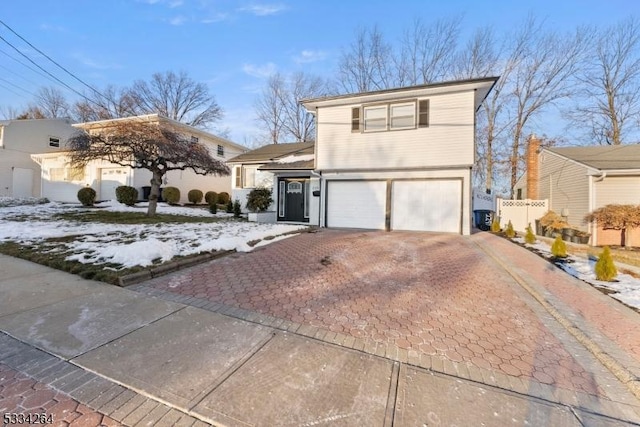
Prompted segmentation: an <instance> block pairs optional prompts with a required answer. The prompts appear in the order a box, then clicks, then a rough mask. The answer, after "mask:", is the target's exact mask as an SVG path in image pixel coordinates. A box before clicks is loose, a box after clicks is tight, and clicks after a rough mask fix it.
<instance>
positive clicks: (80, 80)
mask: <svg viewBox="0 0 640 427" xmlns="http://www.w3.org/2000/svg"><path fill="white" fill-rule="evenodd" d="M0 24H2V25H4V26H5V27H7V29H8V30H9V31H11V32H12V33H13V34H15V35H16V36H17V37H18V38H19V39H20V40H22V41H23V42H25V43H26V44H28V45H29V46H30V47H31V48H33V49H35V51H36V52H38V53H39V54H40V55H42V56H44V57H45V58H47V59H48V60H49V61H51V62H52V63H54V64H55V65H56V66H57V67H58V68H60V69H61V70H63V71H64V72H65V73H67V74H69V75H70V76H71V77H73V78H74V79H76V80H77V81H79V82H80V83H82V84H83V85H85V86H86V87H88V88H89V89H91V90H92V91H93V92H94V93H95V94H97V95H99V96H101V97H102V96H103V95H102V94H101V93H100V92H98V91H97V90H96V89H95V88H94V87H93V86H91V85H89V84H88V83H85V82H84V81H83V80H82V79H80V78H79V77H77V76H76V75H75V74H73V73H72V72H71V71H69V70H67V69H66V68H65V67H63V66H62V65H60V64H58V63H57V62H56V61H54V60H53V59H52V58H51V57H50V56H49V55H47V54H46V53H44V52H43V51H41V50H40V49H38V48H37V47H35V46H34V45H32V44H31V43H29V41H27V40H26V39H25V38H24V37H22V36H21V35H20V34H18V33H16V32H15V31H14V30H13V28H11V27H10V26H8V25H7V24H6V23H5V22H4V21H2V20H1V19H0Z"/></svg>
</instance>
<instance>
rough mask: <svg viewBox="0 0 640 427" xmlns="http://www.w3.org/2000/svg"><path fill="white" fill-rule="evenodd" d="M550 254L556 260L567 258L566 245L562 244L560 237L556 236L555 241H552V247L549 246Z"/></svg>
mask: <svg viewBox="0 0 640 427" xmlns="http://www.w3.org/2000/svg"><path fill="white" fill-rule="evenodd" d="M551 254H552V255H553V256H554V257H556V258H566V257H567V245H566V244H565V243H564V240H562V237H561V236H556V240H554V241H553V245H551Z"/></svg>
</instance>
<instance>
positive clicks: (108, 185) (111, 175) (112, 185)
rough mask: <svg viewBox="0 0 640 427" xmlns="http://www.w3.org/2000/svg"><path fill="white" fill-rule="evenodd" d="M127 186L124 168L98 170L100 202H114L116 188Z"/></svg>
mask: <svg viewBox="0 0 640 427" xmlns="http://www.w3.org/2000/svg"><path fill="white" fill-rule="evenodd" d="M121 185H127V169H126V168H102V169H101V170H100V194H99V195H98V197H99V198H100V200H116V188H118V187H119V186H121Z"/></svg>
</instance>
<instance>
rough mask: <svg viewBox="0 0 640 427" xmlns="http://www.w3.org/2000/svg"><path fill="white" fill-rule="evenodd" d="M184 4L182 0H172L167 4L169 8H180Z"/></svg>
mask: <svg viewBox="0 0 640 427" xmlns="http://www.w3.org/2000/svg"><path fill="white" fill-rule="evenodd" d="M183 4H184V1H182V0H172V1H170V2H169V7H170V8H172V9H173V8H176V7H180V6H182V5H183Z"/></svg>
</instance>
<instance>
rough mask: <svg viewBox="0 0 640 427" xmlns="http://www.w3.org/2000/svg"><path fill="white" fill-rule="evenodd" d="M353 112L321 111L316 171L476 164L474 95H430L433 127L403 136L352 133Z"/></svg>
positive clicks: (349, 108)
mask: <svg viewBox="0 0 640 427" xmlns="http://www.w3.org/2000/svg"><path fill="white" fill-rule="evenodd" d="M417 101H420V99H418V100H417ZM390 105H395V104H393V103H392V104H390ZM353 107H355V106H354V105H342V106H335V107H324V108H320V109H319V110H318V121H319V123H321V125H320V126H318V130H317V143H316V168H317V169H320V170H323V171H328V170H354V169H356V170H376V169H404V168H422V169H425V168H432V167H443V166H444V167H447V166H456V167H457V166H469V167H470V166H472V165H473V163H474V160H475V149H474V125H475V113H474V92H473V91H466V92H456V93H448V94H440V95H432V96H430V97H429V126H428V127H417V128H414V129H409V130H403V131H401V132H400V131H399V132H391V131H389V132H351V118H352V108H353ZM365 114H366V112H365Z"/></svg>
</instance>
